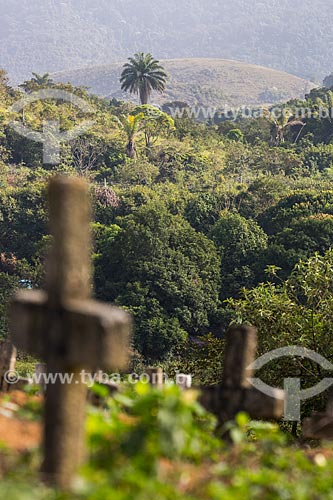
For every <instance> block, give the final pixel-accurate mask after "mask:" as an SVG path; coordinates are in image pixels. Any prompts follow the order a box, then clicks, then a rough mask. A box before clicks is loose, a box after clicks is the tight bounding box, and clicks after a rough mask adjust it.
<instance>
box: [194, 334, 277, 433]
mask: <svg viewBox="0 0 333 500" xmlns="http://www.w3.org/2000/svg"><path fill="white" fill-rule="evenodd" d="M256 350H257V334H256V329H255V328H253V327H250V326H246V325H242V326H232V327H231V328H229V330H228V331H227V335H226V346H225V354H224V366H223V375H222V384H221V385H217V386H209V387H202V388H201V392H202V396H201V399H200V402H201V404H202V405H203V406H204V407H205V408H206V409H207V410H209V411H211V412H212V413H214V414H215V415H217V417H218V420H219V423H220V424H223V423H225V422H227V421H228V420H233V419H234V418H235V416H236V415H237V413H239V412H241V411H244V412H246V413H248V414H249V416H250V417H251V418H257V419H279V418H281V417H282V416H283V412H284V391H282V390H280V389H273V393H274V397H271V396H268V395H266V394H264V393H262V392H260V391H259V390H258V389H256V388H254V387H252V386H251V382H250V380H249V379H251V378H252V377H253V370H252V369H251V368H250V365H251V364H252V363H253V362H254V361H255V356H256Z"/></svg>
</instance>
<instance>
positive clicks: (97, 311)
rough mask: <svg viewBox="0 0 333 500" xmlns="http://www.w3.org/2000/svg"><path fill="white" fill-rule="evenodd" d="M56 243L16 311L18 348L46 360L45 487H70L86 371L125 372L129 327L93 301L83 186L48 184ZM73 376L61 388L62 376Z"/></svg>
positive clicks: (125, 318) (71, 181)
mask: <svg viewBox="0 0 333 500" xmlns="http://www.w3.org/2000/svg"><path fill="white" fill-rule="evenodd" d="M48 200H49V219H50V230H51V234H52V236H53V243H52V246H51V250H50V255H49V258H48V263H47V273H46V276H47V278H46V291H42V290H34V291H32V290H21V291H19V292H18V293H17V295H16V296H15V297H14V299H13V302H12V305H11V314H10V316H11V334H12V342H13V344H14V345H15V346H16V347H17V348H18V349H20V350H22V351H24V352H28V353H30V354H32V355H35V356H37V357H38V358H40V359H43V360H45V362H46V364H47V375H48V376H50V375H52V376H53V378H54V379H55V380H53V381H52V383H51V382H49V383H48V384H47V389H46V401H45V418H44V421H45V424H44V462H43V465H42V473H43V476H44V478H45V480H46V481H48V482H50V483H53V484H56V485H57V486H60V487H68V486H70V483H71V481H72V479H73V477H74V475H75V472H76V471H77V468H78V467H79V465H80V464H81V463H82V460H83V458H84V455H85V450H84V423H85V404H86V397H87V388H86V385H85V383H84V377H82V370H89V371H90V370H94V369H95V368H96V367H99V368H102V369H105V370H106V369H110V370H111V369H112V370H117V369H122V368H125V367H126V365H127V352H128V344H129V336H130V330H131V320H130V317H129V315H128V314H127V313H125V312H124V311H123V310H121V309H119V308H116V307H112V306H110V305H107V304H103V303H99V302H96V301H94V300H92V299H91V298H90V297H91V291H92V284H91V240H90V215H91V213H90V195H89V188H88V185H87V184H86V183H85V182H84V181H83V180H81V179H77V178H71V177H64V176H58V177H55V178H53V179H52V180H51V181H50V183H49V189H48ZM64 376H65V377H69V378H67V380H65V382H64V378H63V377H64Z"/></svg>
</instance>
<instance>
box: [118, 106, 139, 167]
mask: <svg viewBox="0 0 333 500" xmlns="http://www.w3.org/2000/svg"><path fill="white" fill-rule="evenodd" d="M143 118H144V114H143V113H138V114H137V115H135V116H134V115H129V116H121V117H120V118H115V119H116V121H117V123H118V125H120V127H121V128H122V129H123V130H124V132H125V134H126V135H127V145H126V155H127V156H128V157H129V158H135V157H136V145H135V138H136V135H137V134H138V132H140V122H141V121H142V120H143Z"/></svg>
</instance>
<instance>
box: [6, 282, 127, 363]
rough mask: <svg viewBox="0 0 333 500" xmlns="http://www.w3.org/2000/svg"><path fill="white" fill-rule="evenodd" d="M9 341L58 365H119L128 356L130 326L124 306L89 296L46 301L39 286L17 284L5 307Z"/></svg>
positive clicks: (125, 360) (124, 361)
mask: <svg viewBox="0 0 333 500" xmlns="http://www.w3.org/2000/svg"><path fill="white" fill-rule="evenodd" d="M10 322H11V332H12V342H13V344H14V345H15V346H17V347H18V348H19V349H21V350H22V351H25V352H28V353H30V354H33V355H35V356H37V357H38V358H41V359H45V360H46V361H50V356H54V357H56V358H57V359H59V361H61V363H62V365H63V366H64V367H71V366H80V367H82V368H87V369H93V368H96V367H99V368H103V369H112V370H116V369H117V370H121V369H124V368H126V366H127V362H128V350H129V349H128V347H129V343H130V333H131V327H132V321H131V317H130V315H129V314H128V313H126V312H125V311H124V310H122V309H120V308H118V307H114V306H111V305H109V304H105V303H101V302H97V301H95V300H90V299H86V300H68V301H66V302H65V303H64V304H63V305H62V307H60V308H51V307H49V305H48V300H47V294H46V293H45V292H43V291H40V290H21V291H19V292H18V293H17V294H16V295H15V296H14V299H13V300H12V303H11V308H10Z"/></svg>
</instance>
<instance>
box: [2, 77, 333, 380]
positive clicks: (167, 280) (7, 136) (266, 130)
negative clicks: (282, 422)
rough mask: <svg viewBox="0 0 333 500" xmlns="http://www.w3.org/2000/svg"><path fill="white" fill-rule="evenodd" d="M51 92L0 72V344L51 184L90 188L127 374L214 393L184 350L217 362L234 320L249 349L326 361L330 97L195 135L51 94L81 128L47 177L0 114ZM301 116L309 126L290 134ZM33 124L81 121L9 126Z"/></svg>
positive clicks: (179, 122)
mask: <svg viewBox="0 0 333 500" xmlns="http://www.w3.org/2000/svg"><path fill="white" fill-rule="evenodd" d="M51 84H52V83H51V82H50V80H49V78H48V77H47V75H44V76H40V75H35V76H34V77H33V78H32V79H31V80H27V81H25V82H24V83H23V84H22V85H21V87H20V90H17V89H13V88H12V87H10V85H9V83H8V80H7V77H6V74H5V72H2V73H1V84H0V117H1V121H0V125H1V142H0V148H1V150H0V151H1V171H0V173H1V182H0V199H1V217H0V234H1V240H0V250H1V259H0V270H1V273H0V280H1V281H0V293H1V297H2V300H1V309H2V311H1V312H2V315H1V317H2V326H1V334H2V336H5V335H6V334H7V324H6V315H5V313H4V311H5V307H6V303H7V301H8V297H9V296H10V293H11V291H12V290H13V289H15V288H16V287H19V286H20V287H40V286H42V285H43V279H44V277H43V273H42V269H43V264H44V257H45V253H46V251H47V247H48V244H49V241H50V237H49V236H48V229H47V212H46V206H45V193H44V191H45V181H46V179H47V178H48V177H49V176H50V175H53V174H54V172H55V171H60V172H64V173H68V174H78V175H80V176H85V177H87V178H88V179H89V180H90V181H91V186H92V197H93V200H94V207H95V221H94V224H93V227H92V229H93V232H94V237H95V248H94V253H93V260H94V270H95V289H96V295H97V297H98V298H100V299H102V300H106V301H113V302H115V303H117V304H119V305H121V306H123V307H125V308H127V309H128V310H130V311H131V312H132V313H133V315H134V319H135V334H134V340H133V349H134V352H135V353H136V356H137V361H138V362H143V363H147V362H156V361H159V362H163V363H166V364H169V365H168V366H171V367H173V369H175V368H176V367H177V366H178V364H179V363H181V365H182V367H183V368H187V369H188V370H189V371H191V370H192V371H193V373H194V374H195V375H197V376H198V378H199V379H204V380H206V381H214V380H215V379H216V377H217V375H216V371H215V370H213V369H212V371H210V370H209V367H208V366H207V365H205V368H206V371H205V374H204V375H203V374H202V373H201V372H200V370H201V368H202V366H201V367H200V362H197V363H196V362H195V360H196V358H195V357H196V356H199V357H200V355H201V354H202V353H201V354H200V352H193V348H194V346H196V345H197V346H198V350H199V351H200V349H201V348H202V349H206V348H207V349H208V348H211V347H212V348H213V349H214V348H216V349H217V351H218V353H217V357H218V356H219V355H220V352H221V346H220V344H219V339H221V342H222V341H223V332H224V330H225V328H226V327H227V326H228V324H229V323H230V322H231V321H235V320H241V321H249V322H252V323H254V324H256V325H257V326H258V327H259V334H260V335H259V341H260V350H261V351H263V350H265V351H267V350H268V349H273V348H275V347H278V346H280V345H282V346H283V345H284V344H285V341H286V339H288V342H290V340H291V339H295V341H296V340H297V341H298V343H300V344H301V345H302V344H303V345H305V346H308V347H311V348H313V349H315V350H316V351H318V352H321V353H322V354H324V355H325V356H327V355H328V353H332V354H333V345H332V344H331V341H329V340H328V338H327V336H326V333H327V331H329V330H330V328H331V326H332V315H331V309H332V306H333V304H332V300H331V295H330V294H331V293H332V290H333V275H332V274H331V271H330V273H328V274H327V272H326V271H325V270H326V269H327V266H328V265H330V266H331V265H332V259H333V254H332V251H331V250H330V249H331V247H332V243H333V189H332V179H333V145H332V139H333V126H332V120H331V118H330V117H329V116H326V115H325V114H324V113H322V112H321V115H322V116H320V113H319V111H320V110H323V109H326V108H328V107H331V103H332V100H333V93H332V92H331V91H330V90H327V89H316V90H313V91H312V92H311V93H310V94H309V95H307V96H306V100H305V101H304V102H303V101H291V102H289V103H288V104H285V105H282V106H281V108H280V110H281V111H283V110H284V111H285V112H284V113H283V115H282V118H279V119H278V118H274V117H273V115H272V114H270V113H269V110H265V112H264V113H263V115H262V116H261V117H258V118H249V117H248V118H244V117H243V118H239V119H238V120H236V122H235V121H230V120H228V119H227V118H226V117H223V116H220V115H218V114H217V115H216V116H215V118H214V119H213V120H210V121H209V123H198V122H195V121H194V120H193V119H192V118H190V117H189V116H188V115H187V114H186V109H185V111H184V110H183V111H184V112H183V116H182V117H178V118H177V117H176V118H175V119H173V118H171V116H169V115H168V114H166V113H165V112H164V111H161V110H158V109H157V108H153V107H152V106H150V105H141V106H136V105H135V104H133V103H129V102H127V103H126V102H121V101H117V100H115V99H113V100H112V101H107V100H103V99H100V98H98V97H96V96H94V95H89V94H88V93H87V91H86V90H84V89H82V88H74V87H71V86H70V85H69V84H55V85H54V86H55V88H57V89H62V90H67V91H70V92H72V93H75V94H77V95H78V96H80V97H83V98H84V99H85V100H87V101H88V102H89V103H90V105H91V106H92V107H93V109H94V113H93V118H94V126H93V127H92V128H91V129H90V130H89V131H87V132H86V133H85V135H83V136H81V137H79V138H76V139H74V140H73V141H72V142H70V143H66V144H64V146H63V150H62V157H61V163H60V165H45V164H43V162H42V145H41V144H39V143H36V142H32V141H30V140H28V139H26V138H24V137H22V136H21V135H18V134H17V133H16V132H15V131H14V130H13V128H12V127H11V126H10V121H11V120H12V119H13V118H14V117H15V113H14V112H13V111H12V110H11V108H10V107H9V106H10V104H11V103H12V102H13V101H15V100H17V99H18V98H19V97H22V95H24V94H25V93H28V94H29V92H31V91H32V90H38V89H42V88H44V87H49V86H50V85H51ZM301 108H306V109H307V110H308V112H310V111H311V113H310V114H309V116H308V117H305V118H303V119H302V120H300V119H298V120H296V119H295V118H294V117H293V116H292V113H293V110H296V109H301ZM45 113H47V116H48V118H52V119H58V120H60V124H61V128H62V129H63V130H67V129H69V128H71V127H72V126H73V124H75V123H79V122H80V121H82V119H83V118H85V116H83V114H82V112H81V111H80V110H78V109H76V108H75V106H73V105H72V104H71V103H65V102H63V101H61V100H60V101H59V100H45V101H36V102H34V103H32V104H30V105H29V106H28V107H26V108H25V111H24V115H22V113H21V114H17V115H16V119H19V120H23V121H24V123H25V125H26V126H30V127H32V128H34V129H39V128H41V127H42V116H45ZM310 115H311V116H310ZM198 338H201V339H202V343H199V344H193V339H198ZM194 350H195V349H194ZM180 353H181V354H180ZM186 353H187V355H186ZM202 356H203V357H204V354H202ZM203 359H204V358H203ZM210 361H211V363H212V366H214V363H216V358H214V356H213V357H212V359H211V360H210ZM186 363H188V364H186Z"/></svg>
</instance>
